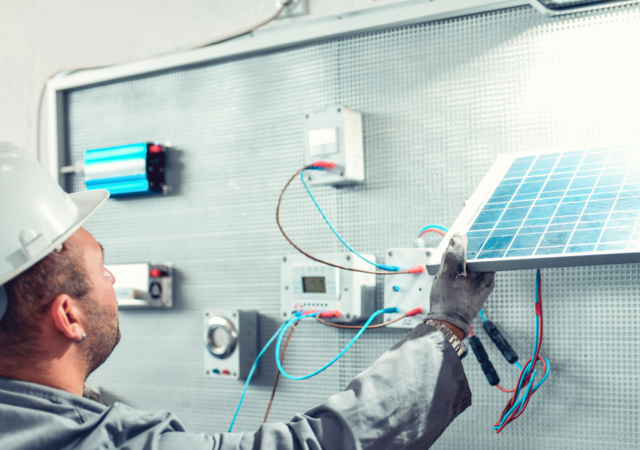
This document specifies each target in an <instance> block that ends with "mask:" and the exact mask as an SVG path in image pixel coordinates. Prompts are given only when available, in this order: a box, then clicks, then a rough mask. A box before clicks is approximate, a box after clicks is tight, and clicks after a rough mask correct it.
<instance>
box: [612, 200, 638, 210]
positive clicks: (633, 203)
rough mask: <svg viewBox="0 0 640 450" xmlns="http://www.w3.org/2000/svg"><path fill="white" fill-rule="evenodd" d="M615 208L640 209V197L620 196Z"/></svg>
mask: <svg viewBox="0 0 640 450" xmlns="http://www.w3.org/2000/svg"><path fill="white" fill-rule="evenodd" d="M613 210H614V211H637V210H640V197H628V198H619V199H618V201H617V202H616V205H615V207H614V209H613Z"/></svg>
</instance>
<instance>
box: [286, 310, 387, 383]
mask: <svg viewBox="0 0 640 450" xmlns="http://www.w3.org/2000/svg"><path fill="white" fill-rule="evenodd" d="M320 312H321V311H320ZM320 312H317V313H314V314H309V315H307V316H304V317H310V316H311V317H315V316H317V315H318V314H320ZM397 312H398V308H385V309H379V310H378V311H376V312H374V313H373V314H371V317H369V319H368V320H367V321H366V322H365V323H364V325H363V326H362V328H360V330H359V331H358V333H356V335H355V336H354V337H353V339H351V342H349V343H348V344H347V346H346V347H345V348H344V349H342V351H341V352H340V353H338V355H337V356H336V357H335V358H333V359H332V360H331V361H329V362H328V363H327V364H325V365H324V366H323V367H322V368H320V369H318V370H316V371H315V372H312V373H310V374H309V375H305V376H302V377H294V376H291V375H289V374H288V373H287V372H285V371H284V369H283V368H282V365H281V364H280V343H281V342H282V336H284V333H285V331H287V328H289V327H290V326H291V325H293V324H294V323H295V322H297V321H298V320H300V319H302V318H303V317H296V318H294V319H292V320H291V321H288V322H285V323H284V324H283V326H282V328H281V329H280V335H279V336H278V341H277V343H276V364H277V365H278V370H279V371H280V373H281V374H282V375H284V376H285V377H287V378H289V379H290V380H306V379H307V378H311V377H313V376H316V375H318V374H319V373H320V372H322V371H323V370H325V369H327V368H328V367H329V366H331V365H332V364H333V363H334V362H336V361H337V360H338V359H340V358H341V357H342V355H344V354H345V353H346V352H347V350H349V348H351V346H352V345H353V344H354V343H355V342H356V341H357V340H358V338H359V337H360V336H361V335H362V333H364V332H365V330H366V329H367V327H368V326H369V324H371V322H372V321H373V319H375V318H376V317H377V316H379V315H380V314H383V313H387V314H390V313H397Z"/></svg>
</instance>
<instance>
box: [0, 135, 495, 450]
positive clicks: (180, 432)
mask: <svg viewBox="0 0 640 450" xmlns="http://www.w3.org/2000/svg"><path fill="white" fill-rule="evenodd" d="M108 196H109V195H108V193H107V192H106V191H87V192H79V193H75V194H71V195H67V194H66V193H65V192H64V191H63V190H62V189H61V188H60V187H59V186H58V184H57V183H56V182H55V181H54V180H53V179H52V178H51V177H50V176H49V175H48V174H47V173H46V171H45V170H44V169H43V168H42V166H40V164H39V163H38V162H37V161H36V159H35V158H34V157H32V156H31V155H30V154H28V153H27V152H25V151H24V150H20V149H18V148H16V147H13V146H11V145H9V144H3V143H0V211H2V213H1V214H0V227H1V228H0V229H1V230H2V236H1V237H0V317H2V319H1V320H0V449H3V450H12V449H21V450H26V449H38V450H43V449H47V450H53V449H56V450H57V449H87V450H95V449H98V448H100V449H120V448H121V449H129V450H136V449H140V450H142V449H145V450H160V449H167V450H168V449H172V450H173V449H180V450H185V449H198V450H200V449H202V450H204V449H207V450H212V449H213V450H218V449H220V450H231V449H239V450H242V449H287V450H288V449H325V450H338V449H425V448H428V447H430V446H431V445H432V444H433V443H434V442H435V440H436V439H438V437H439V436H440V435H441V434H442V432H443V431H444V430H445V428H447V426H448V425H449V424H450V423H451V422H452V421H453V419H455V418H456V417H457V416H458V415H459V414H460V413H461V412H462V411H464V410H465V409H466V408H467V407H469V405H471V392H470V390H469V386H468V384H467V379H466V377H465V374H464V371H463V368H462V364H461V363H460V357H461V355H462V353H463V349H464V347H462V346H461V344H460V340H461V339H463V338H464V337H466V336H467V334H468V330H469V324H470V323H471V320H472V319H473V318H474V317H475V316H476V314H477V313H478V310H479V309H480V308H481V307H482V305H483V303H484V301H485V300H486V298H487V297H488V296H489V294H490V293H491V291H492V290H493V285H494V284H493V273H483V274H478V273H467V272H466V270H465V269H466V257H465V249H466V238H463V237H460V236H455V237H454V238H453V239H451V241H450V243H449V248H448V250H447V253H446V254H445V256H444V257H443V262H442V264H441V266H440V271H439V273H438V276H437V279H436V282H435V283H434V287H433V289H432V291H431V310H430V313H429V315H428V319H431V321H430V322H429V323H430V324H431V325H429V324H420V325H418V326H417V327H416V328H414V329H413V331H411V332H410V333H409V334H408V335H406V336H405V337H404V338H403V339H402V340H401V341H400V342H398V343H397V344H396V345H394V346H393V347H392V348H391V349H390V350H389V351H387V352H386V353H384V354H383V355H382V356H381V357H380V358H379V359H378V360H377V361H376V362H374V363H373V364H372V365H371V367H369V368H368V369H367V370H365V371H364V372H363V373H361V374H360V375H358V376H357V377H356V378H354V379H353V380H352V381H351V383H349V385H348V386H347V387H346V389H345V390H344V391H342V392H340V393H338V394H335V395H333V396H331V397H329V398H328V399H327V401H326V402H324V403H323V404H321V405H319V406H316V407H315V408H313V409H311V410H309V411H307V412H306V413H303V414H297V415H296V416H294V417H293V419H292V420H291V421H290V422H288V423H268V424H264V425H262V426H260V428H259V429H258V430H257V431H255V432H251V433H231V434H229V433H220V434H214V435H211V436H209V435H205V434H194V433H189V432H187V431H186V430H185V428H184V426H183V425H182V423H181V422H180V420H179V419H178V418H177V417H175V416H174V415H173V414H172V413H169V412H156V413H149V412H142V411H136V410H134V409H132V408H129V407H128V406H125V405H123V404H120V403H115V404H114V405H112V406H109V407H108V406H104V405H103V404H101V403H98V402H96V401H94V400H91V399H88V398H84V397H82V394H83V387H84V383H85V380H86V379H87V377H88V376H89V374H91V372H93V371H94V370H95V369H97V368H98V367H99V366H100V365H101V364H102V363H104V362H105V361H106V360H107V358H108V357H109V355H110V354H111V352H112V350H113V349H114V347H115V346H116V345H117V344H118V341H119V340H120V330H119V327H118V304H117V301H116V297H115V293H114V290H113V287H112V285H113V283H114V281H115V280H114V277H113V275H112V274H111V273H109V271H108V270H107V269H105V268H104V266H103V251H102V247H101V246H100V244H98V242H97V241H96V240H95V239H94V238H93V236H92V235H91V233H89V232H88V231H86V230H85V229H83V228H81V226H82V224H83V223H84V221H85V220H87V218H88V217H89V216H91V214H93V213H94V212H95V211H96V209H97V208H98V207H99V206H100V205H101V204H102V203H103V202H104V201H105V200H106V199H107V198H108ZM123 376H126V374H123ZM226 425H227V424H219V425H218V427H222V426H226Z"/></svg>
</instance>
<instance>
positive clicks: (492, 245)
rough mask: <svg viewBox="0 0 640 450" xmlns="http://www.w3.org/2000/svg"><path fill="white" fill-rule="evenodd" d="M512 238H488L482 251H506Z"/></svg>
mask: <svg viewBox="0 0 640 450" xmlns="http://www.w3.org/2000/svg"><path fill="white" fill-rule="evenodd" d="M513 238H514V236H496V237H490V238H489V239H487V241H486V242H485V244H484V247H482V251H486V250H506V249H508V248H509V245H510V244H511V241H513Z"/></svg>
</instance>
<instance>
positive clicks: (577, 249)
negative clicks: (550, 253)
mask: <svg viewBox="0 0 640 450" xmlns="http://www.w3.org/2000/svg"><path fill="white" fill-rule="evenodd" d="M595 249H596V244H583V245H569V246H568V247H567V249H566V253H584V252H592V251H594V250H595Z"/></svg>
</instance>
